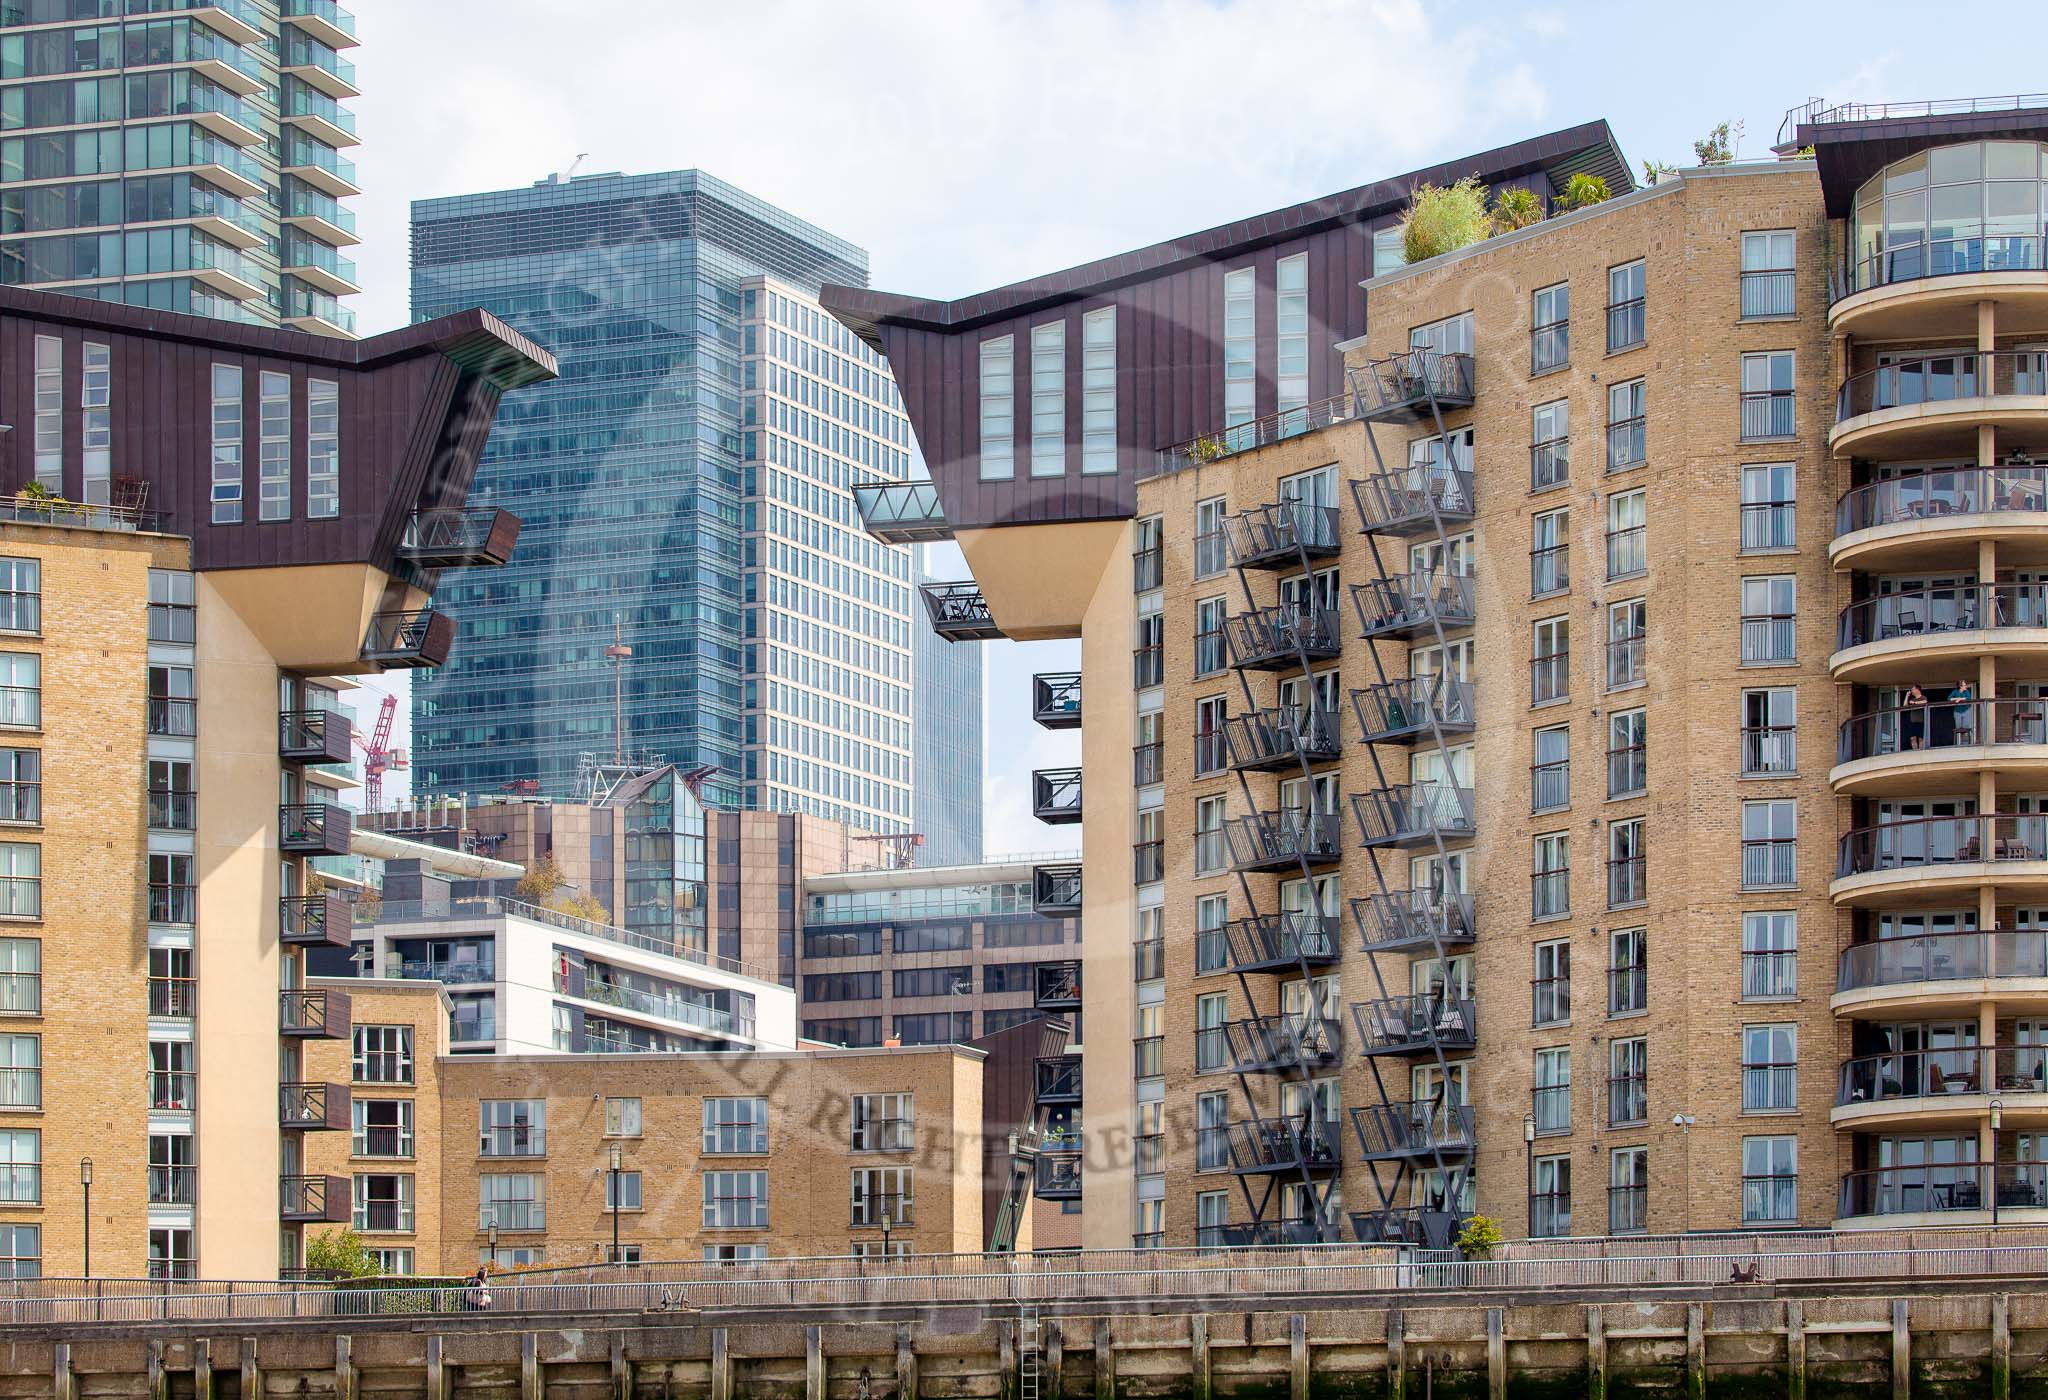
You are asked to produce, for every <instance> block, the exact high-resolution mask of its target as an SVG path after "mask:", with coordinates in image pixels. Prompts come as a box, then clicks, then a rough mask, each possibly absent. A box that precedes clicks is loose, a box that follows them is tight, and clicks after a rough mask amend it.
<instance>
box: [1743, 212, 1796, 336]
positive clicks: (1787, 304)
mask: <svg viewBox="0 0 2048 1400" xmlns="http://www.w3.org/2000/svg"><path fill="white" fill-rule="evenodd" d="M1793 244H1794V238H1793V233H1792V230H1791V229H1789V228H1780V229H1758V230H1753V231H1750V232H1745V233H1744V234H1743V235H1742V315H1743V317H1744V318H1745V319H1746V318H1749V317H1752V316H1790V315H1791V314H1792V251H1793Z"/></svg>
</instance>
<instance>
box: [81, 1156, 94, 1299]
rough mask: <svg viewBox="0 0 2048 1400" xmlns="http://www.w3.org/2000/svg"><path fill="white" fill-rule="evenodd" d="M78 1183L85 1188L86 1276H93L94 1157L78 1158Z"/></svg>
mask: <svg viewBox="0 0 2048 1400" xmlns="http://www.w3.org/2000/svg"><path fill="white" fill-rule="evenodd" d="M78 1184H79V1185H80V1186H82V1187H84V1188H85V1276H86V1277H87V1278H91V1277H92V1158H90V1157H81V1158H79V1159H78Z"/></svg>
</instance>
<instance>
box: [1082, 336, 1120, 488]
mask: <svg viewBox="0 0 2048 1400" xmlns="http://www.w3.org/2000/svg"><path fill="white" fill-rule="evenodd" d="M1081 470H1082V472H1083V473H1084V474H1087V475H1091V476H1092V475H1104V474H1107V473H1110V472H1114V471H1115V470H1116V308H1115V307H1113V306H1105V307H1103V308H1101V309H1100V310H1098V311H1091V312H1089V313H1088V314H1087V315H1086V316H1083V317H1082V318H1081Z"/></svg>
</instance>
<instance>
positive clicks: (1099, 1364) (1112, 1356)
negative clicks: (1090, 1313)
mask: <svg viewBox="0 0 2048 1400" xmlns="http://www.w3.org/2000/svg"><path fill="white" fill-rule="evenodd" d="M1095 1400H1116V1343H1115V1342H1113V1341H1111V1340H1110V1335H1109V1319H1108V1318H1106V1317H1098V1318H1096V1319H1095Z"/></svg>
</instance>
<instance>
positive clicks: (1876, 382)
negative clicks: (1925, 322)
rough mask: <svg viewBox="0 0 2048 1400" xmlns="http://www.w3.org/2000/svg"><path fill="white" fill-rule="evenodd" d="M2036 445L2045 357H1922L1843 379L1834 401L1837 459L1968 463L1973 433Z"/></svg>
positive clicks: (2045, 422)
mask: <svg viewBox="0 0 2048 1400" xmlns="http://www.w3.org/2000/svg"><path fill="white" fill-rule="evenodd" d="M1986 426H1989V427H1998V428H2009V429H2012V430H2014V431H2016V432H2019V433H2022V434H2027V435H2029V436H2030V437H2031V438H2032V440H2035V441H2039V440H2041V439H2042V437H2043V433H2042V430H2043V429H2044V428H2048V352H2044V351H2039V350H2019V351H2012V350H2001V351H1994V352H1993V353H1991V354H1988V355H1986V354H1981V353H1977V352H1974V351H1973V352H1968V353H1963V354H1947V355H1929V356H1927V357H1926V358H1924V359H1918V360H1904V361H1900V362H1899V363H1896V364H1889V365H1880V366H1878V367H1877V368H1876V369H1867V370H1864V371H1863V372H1862V373H1860V374H1854V375H1851V376H1850V377H1849V378H1848V379H1846V380H1844V381H1843V383H1842V387H1841V390H1840V391H1839V393H1838V394H1837V395H1836V400H1835V426H1834V427H1833V428H1832V429H1831V430H1830V431H1829V433H1828V445H1829V446H1830V447H1832V448H1833V449H1834V451H1835V454H1836V455H1837V456H1842V457H1877V458H1889V459H1893V460H1901V459H1905V460H1910V459H1912V458H1915V457H1974V456H1976V455H1977V429H1978V428H1980V427H1986Z"/></svg>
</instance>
